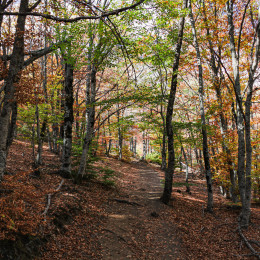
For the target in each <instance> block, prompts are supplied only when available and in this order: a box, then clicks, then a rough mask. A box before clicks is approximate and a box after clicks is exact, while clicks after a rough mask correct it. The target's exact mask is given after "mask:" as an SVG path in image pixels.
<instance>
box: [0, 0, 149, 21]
mask: <svg viewBox="0 0 260 260" xmlns="http://www.w3.org/2000/svg"><path fill="white" fill-rule="evenodd" d="M144 2H145V0H140V1H138V2H137V3H135V4H133V5H130V6H127V7H123V8H118V9H115V10H112V11H108V12H104V13H102V14H101V15H98V16H95V15H94V16H84V15H83V16H78V17H75V18H62V17H57V16H54V15H51V14H43V13H39V12H25V13H20V12H0V15H14V16H17V15H20V16H27V15H30V16H37V17H42V18H45V19H48V20H53V21H56V22H64V23H74V22H77V21H80V20H98V19H101V18H106V17H109V16H111V15H118V14H120V13H122V12H125V11H127V10H130V9H134V8H135V7H137V6H139V5H141V4H142V3H144Z"/></svg>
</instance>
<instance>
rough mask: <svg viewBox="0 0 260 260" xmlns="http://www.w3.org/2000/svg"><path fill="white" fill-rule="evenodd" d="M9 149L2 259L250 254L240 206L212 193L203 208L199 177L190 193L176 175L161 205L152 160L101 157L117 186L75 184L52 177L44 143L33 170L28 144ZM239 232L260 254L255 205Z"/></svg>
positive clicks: (53, 160)
mask: <svg viewBox="0 0 260 260" xmlns="http://www.w3.org/2000/svg"><path fill="white" fill-rule="evenodd" d="M10 154H11V155H12V156H10V157H9V158H11V160H9V161H8V165H7V169H8V174H7V175H5V177H4V180H3V181H2V182H1V184H0V185H1V187H0V191H1V195H0V209H1V219H0V220H1V221H0V228H1V233H0V235H1V243H0V245H1V254H2V258H1V259H36V258H37V259H46V260H47V259H247V258H248V259H254V258H256V257H254V256H252V252H251V251H250V250H249V249H248V247H247V246H246V245H245V242H244V241H243V240H242V239H241V237H240V235H239V232H238V230H237V217H238V214H239V210H240V208H239V206H237V205H232V203H230V202H229V201H227V200H225V199H224V198H223V197H222V196H221V195H220V194H218V190H214V193H215V196H214V213H213V214H210V213H207V212H205V210H204V208H205V205H206V204H205V200H206V197H207V194H206V190H205V182H204V180H201V178H200V177H199V176H196V175H194V176H192V179H191V180H190V184H191V186H190V187H191V194H188V193H186V192H185V189H186V188H185V187H184V186H181V183H183V182H184V178H185V176H184V173H182V172H176V173H175V174H174V188H173V194H172V197H173V199H172V201H171V202H170V204H169V205H168V206H167V205H164V204H162V203H161V202H160V201H159V197H160V195H161V193H162V188H163V186H162V184H161V181H160V180H161V179H162V176H163V173H162V172H161V171H160V170H159V167H157V166H156V165H149V164H147V163H145V162H139V161H133V162H131V163H125V162H121V161H118V160H116V159H113V158H105V157H102V158H100V160H98V161H97V162H96V163H95V164H94V166H95V169H96V171H97V172H98V171H99V172H100V169H110V170H113V171H114V174H115V177H113V181H114V182H115V185H113V186H107V185H105V184H104V181H103V182H102V178H99V177H98V176H97V179H92V180H91V181H84V182H83V183H82V184H80V185H76V184H74V183H73V182H72V180H70V179H62V178H61V177H60V176H59V175H57V169H58V168H59V164H60V162H59V160H58V158H57V156H55V155H53V154H52V153H50V152H48V151H47V150H46V148H45V150H44V162H45V163H44V165H42V166H41V168H40V169H39V172H38V171H37V172H35V171H33V169H32V168H31V164H32V161H31V150H30V146H29V144H28V143H26V142H22V141H15V143H14V144H13V145H12V147H11V151H10ZM111 178H112V177H111ZM111 180H112V179H111ZM107 184H108V183H107ZM110 184H111V183H110ZM243 233H244V235H245V236H246V237H247V241H248V242H250V244H251V245H252V246H253V247H254V249H255V250H256V251H259V240H260V206H259V205H252V217H251V225H250V227H249V229H248V230H247V231H243ZM256 259H257V258H256Z"/></svg>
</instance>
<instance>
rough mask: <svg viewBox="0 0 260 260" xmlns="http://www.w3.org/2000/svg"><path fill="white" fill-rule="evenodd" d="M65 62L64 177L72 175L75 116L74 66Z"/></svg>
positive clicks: (62, 171)
mask: <svg viewBox="0 0 260 260" xmlns="http://www.w3.org/2000/svg"><path fill="white" fill-rule="evenodd" d="M64 60H65V84H64V88H65V100H64V125H63V129H64V135H63V147H62V166H61V174H62V176H64V177H70V175H71V153H72V126H73V121H74V116H73V103H74V98H73V72H74V65H73V64H72V63H71V62H68V61H66V59H64Z"/></svg>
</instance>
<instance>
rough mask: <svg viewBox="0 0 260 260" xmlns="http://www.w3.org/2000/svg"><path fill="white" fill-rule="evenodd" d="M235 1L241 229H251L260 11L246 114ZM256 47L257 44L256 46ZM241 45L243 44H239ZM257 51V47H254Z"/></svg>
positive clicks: (231, 32) (231, 31) (229, 13)
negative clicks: (253, 109)
mask: <svg viewBox="0 0 260 260" xmlns="http://www.w3.org/2000/svg"><path fill="white" fill-rule="evenodd" d="M233 5H234V3H233V1H229V0H228V1H227V2H226V10H227V16H228V27H229V45H230V51H231V56H232V67H233V74H234V85H233V86H234V91H235V94H236V102H237V118H236V123H237V134H238V170H237V174H238V185H239V192H240V199H241V203H242V211H241V214H240V219H239V221H240V225H241V226H245V227H248V225H249V221H250V206H251V166H252V146H251V137H250V128H251V126H250V112H251V99H252V91H253V84H254V74H255V71H256V68H257V66H258V62H259V52H260V50H259V37H260V28H259V21H260V8H259V13H258V25H257V27H256V30H257V31H256V41H255V42H254V43H256V44H255V46H256V47H255V55H254V57H253V53H251V62H250V71H249V80H248V86H247V98H246V102H245V113H244V112H243V104H242V96H241V86H240V75H239V52H240V49H239V47H240V45H239V46H238V50H237V51H236V45H235V37H234V30H235V29H234V22H233ZM254 43H253V44H254ZM239 44H240V43H239ZM252 48H253V46H252Z"/></svg>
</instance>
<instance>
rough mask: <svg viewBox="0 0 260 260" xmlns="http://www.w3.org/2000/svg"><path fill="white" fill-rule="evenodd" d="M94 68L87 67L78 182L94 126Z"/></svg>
mask: <svg viewBox="0 0 260 260" xmlns="http://www.w3.org/2000/svg"><path fill="white" fill-rule="evenodd" d="M96 73H97V71H96V68H95V66H94V65H92V66H89V75H88V79H87V84H86V90H87V91H86V106H87V108H86V130H85V138H84V143H83V150H82V155H81V159H80V166H79V170H78V181H81V179H82V178H83V176H84V175H85V171H86V163H87V156H88V152H89V148H90V144H91V141H92V138H93V131H94V124H95V99H96Z"/></svg>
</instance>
